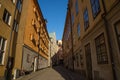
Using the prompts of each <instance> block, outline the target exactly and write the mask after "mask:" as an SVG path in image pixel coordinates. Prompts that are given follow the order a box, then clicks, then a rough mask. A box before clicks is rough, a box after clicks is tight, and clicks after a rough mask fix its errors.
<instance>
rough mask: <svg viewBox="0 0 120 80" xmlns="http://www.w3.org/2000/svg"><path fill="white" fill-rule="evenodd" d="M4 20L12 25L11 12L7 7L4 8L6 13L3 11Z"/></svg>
mask: <svg viewBox="0 0 120 80" xmlns="http://www.w3.org/2000/svg"><path fill="white" fill-rule="evenodd" d="M2 19H3V21H4V22H5V23H6V24H7V25H9V26H10V24H11V14H10V13H9V12H8V10H7V9H4V13H3V18H2Z"/></svg>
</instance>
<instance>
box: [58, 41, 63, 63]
mask: <svg viewBox="0 0 120 80" xmlns="http://www.w3.org/2000/svg"><path fill="white" fill-rule="evenodd" d="M57 45H58V51H57V53H56V64H57V65H63V51H62V40H57Z"/></svg>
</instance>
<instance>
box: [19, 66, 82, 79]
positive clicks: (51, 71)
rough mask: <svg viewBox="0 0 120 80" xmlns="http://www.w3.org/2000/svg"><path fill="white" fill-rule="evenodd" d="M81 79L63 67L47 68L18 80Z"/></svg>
mask: <svg viewBox="0 0 120 80" xmlns="http://www.w3.org/2000/svg"><path fill="white" fill-rule="evenodd" d="M80 78H81V77H80V76H79V75H78V74H76V73H73V72H72V71H69V70H67V69H65V68H64V67H62V66H56V67H53V68H51V67H50V68H47V69H43V70H40V71H38V72H33V73H31V74H30V75H27V76H23V77H21V78H19V79H17V80H83V79H82V78H81V79H80Z"/></svg>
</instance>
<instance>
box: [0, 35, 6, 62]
mask: <svg viewBox="0 0 120 80" xmlns="http://www.w3.org/2000/svg"><path fill="white" fill-rule="evenodd" d="M5 47H6V40H5V39H4V38H2V37H0V64H3V62H4V53H5Z"/></svg>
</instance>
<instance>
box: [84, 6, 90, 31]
mask: <svg viewBox="0 0 120 80" xmlns="http://www.w3.org/2000/svg"><path fill="white" fill-rule="evenodd" d="M83 18H84V29H85V31H86V30H87V29H88V27H89V15H88V9H87V8H86V9H85V10H84V13H83Z"/></svg>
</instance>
